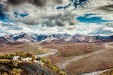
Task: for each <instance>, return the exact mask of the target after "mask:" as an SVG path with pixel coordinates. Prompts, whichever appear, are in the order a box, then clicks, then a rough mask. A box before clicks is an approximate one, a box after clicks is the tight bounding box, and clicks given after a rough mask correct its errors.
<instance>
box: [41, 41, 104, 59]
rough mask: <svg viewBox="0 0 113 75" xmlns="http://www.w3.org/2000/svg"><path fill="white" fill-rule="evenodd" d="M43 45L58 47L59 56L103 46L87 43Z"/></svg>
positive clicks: (70, 55) (75, 54)
mask: <svg viewBox="0 0 113 75" xmlns="http://www.w3.org/2000/svg"><path fill="white" fill-rule="evenodd" d="M43 46H44V47H46V48H54V49H58V50H59V51H60V53H59V56H60V57H72V56H77V55H82V54H87V53H90V52H93V51H97V50H100V49H103V46H101V45H94V44H87V43H85V44H84V43H59V44H57V43H54V44H53V43H52V44H44V45H43Z"/></svg>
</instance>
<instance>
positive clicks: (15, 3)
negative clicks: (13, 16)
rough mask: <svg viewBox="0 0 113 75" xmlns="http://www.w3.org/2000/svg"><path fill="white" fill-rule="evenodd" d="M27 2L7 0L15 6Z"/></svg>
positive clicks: (24, 0) (23, 0)
mask: <svg viewBox="0 0 113 75" xmlns="http://www.w3.org/2000/svg"><path fill="white" fill-rule="evenodd" d="M26 1H27V0H8V3H10V4H13V5H17V4H21V3H24V2H26Z"/></svg>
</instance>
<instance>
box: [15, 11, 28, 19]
mask: <svg viewBox="0 0 113 75" xmlns="http://www.w3.org/2000/svg"><path fill="white" fill-rule="evenodd" d="M28 15H29V14H28V13H27V12H24V13H19V12H14V17H15V18H24V17H26V16H28Z"/></svg>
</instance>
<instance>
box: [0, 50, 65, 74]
mask: <svg viewBox="0 0 113 75" xmlns="http://www.w3.org/2000/svg"><path fill="white" fill-rule="evenodd" d="M14 59H15V60H14ZM23 59H24V60H23ZM0 75H67V74H66V73H65V72H64V71H63V70H62V69H59V68H58V67H57V66H56V65H52V64H51V62H50V61H49V60H47V59H45V58H41V57H36V56H34V55H32V54H31V53H24V52H16V53H14V54H5V55H0Z"/></svg>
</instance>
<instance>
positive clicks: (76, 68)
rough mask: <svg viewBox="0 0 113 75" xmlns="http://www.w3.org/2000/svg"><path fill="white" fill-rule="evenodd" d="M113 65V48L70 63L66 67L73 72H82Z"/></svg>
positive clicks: (69, 71)
mask: <svg viewBox="0 0 113 75" xmlns="http://www.w3.org/2000/svg"><path fill="white" fill-rule="evenodd" d="M112 67H113V50H112V49H108V50H105V51H104V52H101V53H99V54H94V55H92V56H90V57H87V58H83V59H80V60H78V61H76V62H74V61H73V62H72V63H70V64H69V65H68V66H67V67H66V71H67V72H68V73H69V74H71V75H74V74H82V73H87V72H93V71H98V70H104V69H108V68H112Z"/></svg>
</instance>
